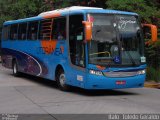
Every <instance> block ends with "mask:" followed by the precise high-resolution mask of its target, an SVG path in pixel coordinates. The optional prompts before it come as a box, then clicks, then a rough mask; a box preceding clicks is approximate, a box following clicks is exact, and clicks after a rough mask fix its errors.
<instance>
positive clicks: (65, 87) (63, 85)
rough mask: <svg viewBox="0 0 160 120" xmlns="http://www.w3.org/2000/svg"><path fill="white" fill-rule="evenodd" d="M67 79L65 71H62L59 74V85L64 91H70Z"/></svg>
mask: <svg viewBox="0 0 160 120" xmlns="http://www.w3.org/2000/svg"><path fill="white" fill-rule="evenodd" d="M65 82H66V77H65V73H64V70H62V69H60V70H59V71H58V73H57V84H58V86H59V88H60V89H61V90H62V91H68V90H69V86H68V85H66V83H65Z"/></svg>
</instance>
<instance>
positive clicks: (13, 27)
mask: <svg viewBox="0 0 160 120" xmlns="http://www.w3.org/2000/svg"><path fill="white" fill-rule="evenodd" d="M17 32H18V24H13V25H11V31H10V40H16V39H17V38H18V33H17Z"/></svg>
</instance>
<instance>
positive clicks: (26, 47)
mask: <svg viewBox="0 0 160 120" xmlns="http://www.w3.org/2000/svg"><path fill="white" fill-rule="evenodd" d="M87 13H107V14H126V15H137V14H136V13H132V12H123V11H116V10H104V9H102V10H101V9H98V10H94V9H93V10H73V11H67V12H62V13H61V16H67V15H75V14H83V15H84V20H86V19H87V18H86V14H87ZM42 19H44V18H43V17H42V16H37V17H32V18H26V19H21V20H15V21H8V22H5V23H4V25H10V24H14V23H21V22H29V21H35V20H42ZM87 45H88V44H86V45H85V55H86V56H85V59H86V68H80V67H77V66H75V65H73V64H72V63H71V61H70V57H69V56H70V53H69V51H68V50H69V42H68V40H58V42H57V45H56V49H55V50H54V51H53V52H52V53H51V54H45V52H44V50H43V49H42V47H41V41H39V40H35V41H34V40H32V41H29V40H25V41H20V40H15V41H10V40H7V41H3V40H2V51H3V55H2V64H3V66H5V67H8V68H11V67H12V66H10V65H11V62H12V59H9V57H11V58H16V59H17V60H18V63H19V64H18V65H19V67H20V68H21V72H26V71H25V70H27V72H26V73H28V74H32V75H35V76H36V75H37V74H38V73H39V72H40V69H39V64H40V66H41V68H42V73H41V74H40V77H43V78H47V79H50V80H55V70H56V67H57V66H58V65H61V66H62V67H63V69H64V71H65V74H66V80H67V81H66V83H67V84H68V85H71V86H77V87H80V88H85V89H119V88H132V87H142V86H143V84H144V80H145V74H144V75H137V76H133V77H126V78H122V77H119V78H109V77H106V76H104V75H101V76H97V75H92V74H90V73H89V70H96V71H101V72H109V71H113V72H117V71H121V72H129V71H139V70H143V69H145V68H146V65H140V66H138V67H109V66H106V69H104V70H99V69H98V68H97V66H96V65H93V64H88V62H89V61H88V47H87ZM61 46H63V47H64V52H63V53H62V51H61V50H60V48H61ZM28 56H30V59H29V60H30V62H28V59H27V57H28ZM35 61H38V63H39V64H37V62H35ZM114 61H115V62H116V63H119V62H120V58H119V57H118V56H117V57H115V58H114ZM30 65H32V66H33V67H34V68H35V69H34V70H35V71H34V70H33V71H30V69H28V66H30ZM25 68H27V69H25ZM78 76H80V77H82V80H81V81H80V80H78V79H77V78H78ZM117 80H125V81H126V85H116V84H115V83H116V81H117Z"/></svg>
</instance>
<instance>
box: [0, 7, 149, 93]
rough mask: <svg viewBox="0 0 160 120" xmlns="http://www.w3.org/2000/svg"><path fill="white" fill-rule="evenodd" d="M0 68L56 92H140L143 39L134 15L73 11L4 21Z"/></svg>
mask: <svg viewBox="0 0 160 120" xmlns="http://www.w3.org/2000/svg"><path fill="white" fill-rule="evenodd" d="M2 65H3V66H4V67H7V68H10V69H12V70H13V75H14V76H18V75H19V74H20V73H26V74H29V75H33V76H38V77H41V78H45V79H49V80H54V81H56V82H57V84H58V85H59V87H60V89H61V90H68V89H69V87H70V86H75V87H80V88H84V89H123V88H136V87H143V86H144V81H145V76H146V70H145V69H146V58H145V56H144V39H143V34H142V28H141V23H140V20H139V16H138V14H136V13H133V12H124V11H117V10H106V9H102V8H95V7H79V6H73V7H69V8H64V9H58V10H54V11H48V12H43V13H41V14H39V15H38V16H36V17H31V18H25V19H19V20H12V21H6V22H5V23H4V24H3V31H2Z"/></svg>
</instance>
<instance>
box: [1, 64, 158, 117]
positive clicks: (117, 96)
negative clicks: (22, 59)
mask: <svg viewBox="0 0 160 120" xmlns="http://www.w3.org/2000/svg"><path fill="white" fill-rule="evenodd" d="M0 113H12V114H105V113H160V89H152V88H134V89H125V90H103V91H85V90H82V89H77V88H73V90H72V91H71V92H63V91H60V90H59V89H58V88H57V86H56V85H55V82H52V81H47V80H44V79H40V78H36V77H33V76H28V75H22V76H21V77H14V76H13V75H12V70H9V69H6V68H4V67H2V66H1V64H0Z"/></svg>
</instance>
